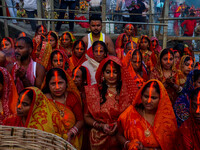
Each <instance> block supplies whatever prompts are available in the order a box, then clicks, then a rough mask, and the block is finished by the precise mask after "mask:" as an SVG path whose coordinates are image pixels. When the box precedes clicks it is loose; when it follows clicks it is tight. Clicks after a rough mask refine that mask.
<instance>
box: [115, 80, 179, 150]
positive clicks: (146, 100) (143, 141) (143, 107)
mask: <svg viewBox="0 0 200 150" xmlns="http://www.w3.org/2000/svg"><path fill="white" fill-rule="evenodd" d="M118 130H119V132H118V134H117V137H118V139H119V141H120V143H121V144H122V145H123V147H124V149H129V150H141V149H148V150H154V149H157V150H161V149H162V150H173V149H174V146H175V140H176V133H177V124H176V117H175V115H174V111H173V108H172V105H171V102H170V99H169V96H168V94H167V91H166V90H165V87H164V86H163V84H162V83H161V82H160V81H158V80H149V81H148V82H147V83H145V84H144V85H143V87H142V88H141V89H140V90H139V92H138V93H137V95H136V97H135V99H134V101H133V103H132V105H131V106H129V107H128V108H127V109H126V110H125V111H124V112H123V113H122V114H121V115H120V117H119V119H118Z"/></svg>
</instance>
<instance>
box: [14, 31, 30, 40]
mask: <svg viewBox="0 0 200 150" xmlns="http://www.w3.org/2000/svg"><path fill="white" fill-rule="evenodd" d="M21 33H24V34H25V35H26V36H27V34H26V33H25V32H17V34H15V38H16V39H17V38H18V37H19V35H20V34H21Z"/></svg>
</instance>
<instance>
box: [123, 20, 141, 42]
mask: <svg viewBox="0 0 200 150" xmlns="http://www.w3.org/2000/svg"><path fill="white" fill-rule="evenodd" d="M124 33H126V34H127V35H128V36H129V37H130V40H131V41H133V42H135V43H137V42H138V38H136V37H135V36H136V28H135V27H134V26H133V25H132V24H130V23H128V24H126V25H125V27H124Z"/></svg>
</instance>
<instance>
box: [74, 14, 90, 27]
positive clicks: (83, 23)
mask: <svg viewBox="0 0 200 150" xmlns="http://www.w3.org/2000/svg"><path fill="white" fill-rule="evenodd" d="M74 19H75V20H87V19H86V18H85V16H80V17H75V18H74ZM76 24H79V25H80V26H81V27H82V28H89V27H90V24H89V23H88V22H76Z"/></svg>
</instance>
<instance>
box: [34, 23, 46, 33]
mask: <svg viewBox="0 0 200 150" xmlns="http://www.w3.org/2000/svg"><path fill="white" fill-rule="evenodd" d="M41 27H44V28H45V30H47V28H46V27H45V26H44V25H39V26H37V27H36V31H35V32H36V33H37V32H38V30H39V29H40V28H41Z"/></svg>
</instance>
